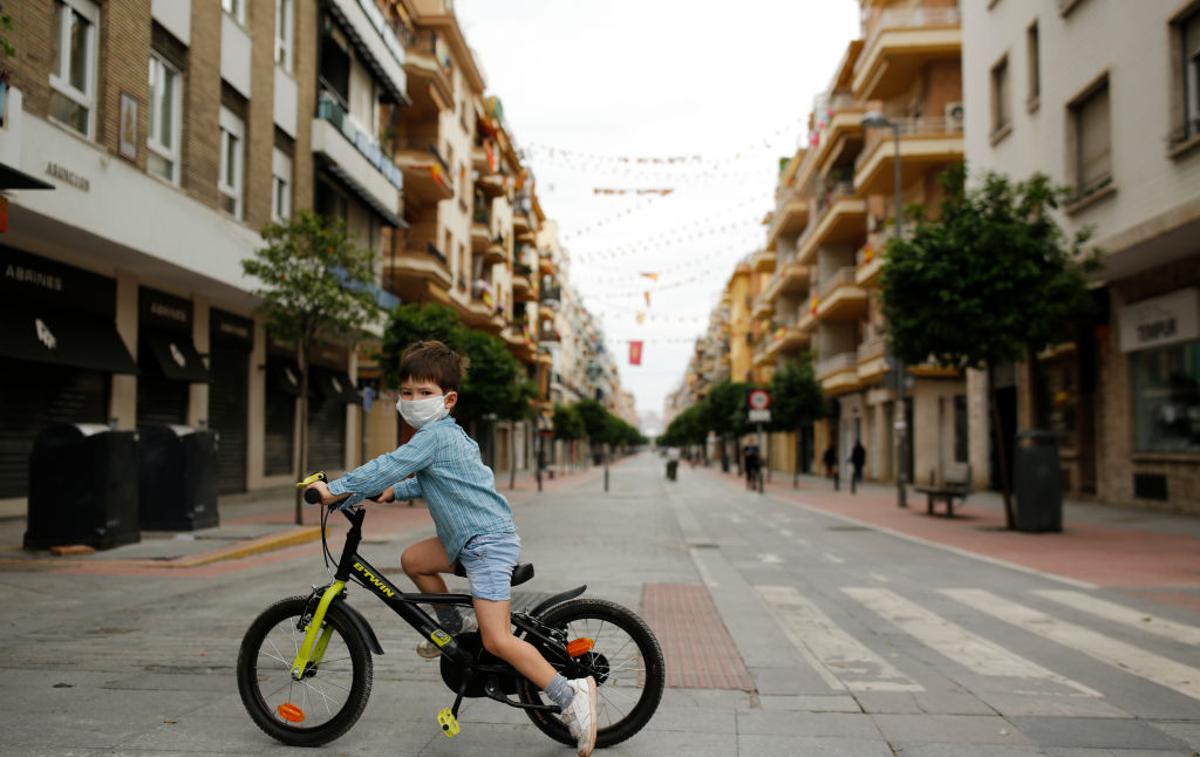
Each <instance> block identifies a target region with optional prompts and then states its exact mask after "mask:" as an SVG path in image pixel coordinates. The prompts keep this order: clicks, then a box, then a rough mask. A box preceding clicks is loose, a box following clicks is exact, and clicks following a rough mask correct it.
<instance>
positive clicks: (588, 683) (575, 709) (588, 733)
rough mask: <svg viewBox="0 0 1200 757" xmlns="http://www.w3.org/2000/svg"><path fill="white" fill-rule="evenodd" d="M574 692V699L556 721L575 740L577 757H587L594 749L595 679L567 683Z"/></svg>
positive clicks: (578, 679) (575, 680)
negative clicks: (559, 721) (561, 723)
mask: <svg viewBox="0 0 1200 757" xmlns="http://www.w3.org/2000/svg"><path fill="white" fill-rule="evenodd" d="M567 685H568V686H570V687H571V688H572V689H574V691H575V697H574V698H573V699H572V700H571V704H569V705H568V706H567V709H566V711H564V712H563V713H561V714H560V715H559V716H558V719H559V720H561V721H562V722H563V724H564V725H565V726H566V727H567V729H568V730H570V732H571V735H572V736H573V737H574V738H575V745H576V748H577V749H578V750H579V757H588V756H589V755H590V754H591V753H592V750H593V749H595V748H596V696H597V695H596V679H595V678H592V677H591V676H588V677H587V678H576V679H574V680H572V681H567Z"/></svg>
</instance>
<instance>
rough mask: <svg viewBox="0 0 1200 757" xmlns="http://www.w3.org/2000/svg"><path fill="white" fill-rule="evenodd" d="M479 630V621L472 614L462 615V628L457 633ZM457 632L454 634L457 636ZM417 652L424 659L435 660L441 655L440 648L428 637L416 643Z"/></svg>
mask: <svg viewBox="0 0 1200 757" xmlns="http://www.w3.org/2000/svg"><path fill="white" fill-rule="evenodd" d="M478 630H479V621H478V620H476V619H475V616H474V615H464V616H463V619H462V630H461V631H459V632H458V633H470V632H471V631H478ZM457 635H458V634H455V636H457ZM417 654H419V655H421V656H422V657H424V658H425V659H426V660H436V659H437V658H439V657H441V656H442V648H441V647H439V646H438V645H437V644H434V643H433V642H432V641H430V640H429V639H422V640H421V641H420V642H419V643H418V644H417Z"/></svg>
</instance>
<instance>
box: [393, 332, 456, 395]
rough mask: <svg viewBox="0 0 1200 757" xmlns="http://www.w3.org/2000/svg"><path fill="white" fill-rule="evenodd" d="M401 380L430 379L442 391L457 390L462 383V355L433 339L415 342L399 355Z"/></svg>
mask: <svg viewBox="0 0 1200 757" xmlns="http://www.w3.org/2000/svg"><path fill="white" fill-rule="evenodd" d="M397 373H399V374H400V380H401V381H408V380H415V381H432V382H433V383H435V384H437V385H438V386H439V387H441V389H442V391H443V392H457V391H458V387H459V384H461V383H462V375H463V364H462V357H461V356H460V355H459V354H458V353H457V352H455V351H454V350H452V349H450V348H449V347H447V346H446V345H445V344H444V343H442V342H439V341H437V340H436V339H435V340H430V341H428V342H415V343H414V344H410V345H409V346H408V347H406V348H405V350H404V352H403V353H402V354H401V355H400V368H399V370H398V371H397Z"/></svg>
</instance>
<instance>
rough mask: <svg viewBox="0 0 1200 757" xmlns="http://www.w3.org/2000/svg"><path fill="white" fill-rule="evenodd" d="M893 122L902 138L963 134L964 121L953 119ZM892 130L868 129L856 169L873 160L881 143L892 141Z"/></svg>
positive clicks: (910, 119)
mask: <svg viewBox="0 0 1200 757" xmlns="http://www.w3.org/2000/svg"><path fill="white" fill-rule="evenodd" d="M892 122H893V123H895V124H896V125H897V126H899V127H900V138H901V139H903V138H904V137H921V136H940V135H944V134H961V133H962V128H963V125H962V121H959V120H956V119H951V118H893V119H892ZM891 139H892V130H891V129H867V133H866V137H865V139H864V140H863V149H862V152H861V153H859V154H858V160H857V162H856V164H855V168H859V167H861V166H862V165H863V163H865V162H866V161H867V160H869V159H870V158H871V153H872V152H874V150H875V147H876V146H877V145H879V143H880V142H885V141H891Z"/></svg>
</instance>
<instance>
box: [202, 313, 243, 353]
mask: <svg viewBox="0 0 1200 757" xmlns="http://www.w3.org/2000/svg"><path fill="white" fill-rule="evenodd" d="M208 317H209V322H210V324H211V327H212V339H213V341H214V342H221V343H225V344H236V345H239V346H242V347H245V348H246V349H252V348H253V347H254V321H252V320H250V319H249V318H242V317H241V316H238V315H234V314H233V313H226V312H225V311H224V310H217V309H216V308H213V309H212V310H210V311H209V316H208Z"/></svg>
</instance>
